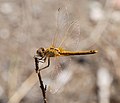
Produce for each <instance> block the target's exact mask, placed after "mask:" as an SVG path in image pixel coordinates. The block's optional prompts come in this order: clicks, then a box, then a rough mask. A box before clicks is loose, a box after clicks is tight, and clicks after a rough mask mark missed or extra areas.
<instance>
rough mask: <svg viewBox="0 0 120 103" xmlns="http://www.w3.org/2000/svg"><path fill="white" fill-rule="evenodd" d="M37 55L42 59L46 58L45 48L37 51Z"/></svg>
mask: <svg viewBox="0 0 120 103" xmlns="http://www.w3.org/2000/svg"><path fill="white" fill-rule="evenodd" d="M36 53H37V55H39V56H40V57H44V56H45V48H39V49H38V50H37V51H36Z"/></svg>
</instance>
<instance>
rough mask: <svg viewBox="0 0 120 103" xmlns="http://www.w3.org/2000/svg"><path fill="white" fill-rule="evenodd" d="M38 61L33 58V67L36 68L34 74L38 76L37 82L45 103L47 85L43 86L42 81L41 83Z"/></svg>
mask: <svg viewBox="0 0 120 103" xmlns="http://www.w3.org/2000/svg"><path fill="white" fill-rule="evenodd" d="M38 63H39V61H38V59H37V58H35V66H36V69H35V70H36V73H37V74H38V78H39V82H40V88H41V90H42V95H43V99H44V103H47V99H46V88H47V85H44V83H43V81H42V78H41V74H40V71H39V72H38V70H39V66H38Z"/></svg>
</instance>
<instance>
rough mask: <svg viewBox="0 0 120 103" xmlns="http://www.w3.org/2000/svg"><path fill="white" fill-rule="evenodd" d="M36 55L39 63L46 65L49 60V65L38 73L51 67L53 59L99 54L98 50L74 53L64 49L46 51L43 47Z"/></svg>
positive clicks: (50, 48)
mask: <svg viewBox="0 0 120 103" xmlns="http://www.w3.org/2000/svg"><path fill="white" fill-rule="evenodd" d="M36 53H37V55H36V56H35V57H36V58H37V59H38V61H39V62H41V63H44V62H46V60H48V62H47V65H46V66H45V67H42V68H40V69H39V70H38V71H41V70H43V69H45V68H48V67H49V66H50V58H51V57H58V56H71V55H88V54H95V53H97V50H86V51H75V52H74V51H67V50H64V49H63V48H55V47H49V48H46V49H45V48H43V47H40V48H39V49H38V50H37V51H36Z"/></svg>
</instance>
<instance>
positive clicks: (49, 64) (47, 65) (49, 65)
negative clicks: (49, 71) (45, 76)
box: [39, 57, 50, 71]
mask: <svg viewBox="0 0 120 103" xmlns="http://www.w3.org/2000/svg"><path fill="white" fill-rule="evenodd" d="M45 61H46V58H45V60H44V62H45ZM49 66H50V57H48V64H47V65H46V66H45V67H43V68H41V69H39V71H41V70H43V69H46V68H47V67H49Z"/></svg>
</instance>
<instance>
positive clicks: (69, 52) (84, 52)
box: [60, 50, 97, 56]
mask: <svg viewBox="0 0 120 103" xmlns="http://www.w3.org/2000/svg"><path fill="white" fill-rule="evenodd" d="M96 52H97V51H96V50H89V51H78V52H72V51H63V52H60V55H63V56H70V55H87V54H94V53H96Z"/></svg>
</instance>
